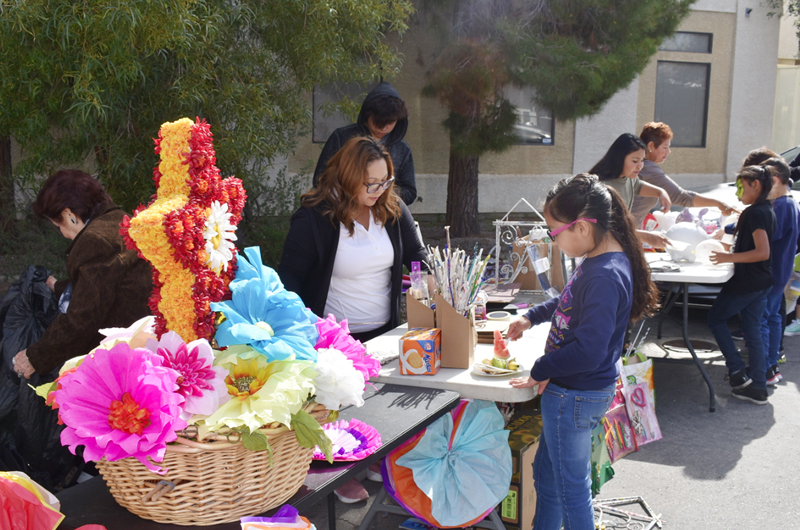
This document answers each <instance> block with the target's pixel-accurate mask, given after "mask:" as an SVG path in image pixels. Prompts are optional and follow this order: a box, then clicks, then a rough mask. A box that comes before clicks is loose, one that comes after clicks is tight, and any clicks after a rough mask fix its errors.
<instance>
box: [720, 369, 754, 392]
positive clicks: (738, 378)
mask: <svg viewBox="0 0 800 530" xmlns="http://www.w3.org/2000/svg"><path fill="white" fill-rule="evenodd" d="M725 380H726V381H729V382H730V383H731V388H732V389H734V390H740V389H742V388H744V387H746V386H749V385H750V383H752V382H753V380H752V379H750V376H749V375H747V371H746V370H739V371H738V372H734V373H732V374H730V375H726V376H725Z"/></svg>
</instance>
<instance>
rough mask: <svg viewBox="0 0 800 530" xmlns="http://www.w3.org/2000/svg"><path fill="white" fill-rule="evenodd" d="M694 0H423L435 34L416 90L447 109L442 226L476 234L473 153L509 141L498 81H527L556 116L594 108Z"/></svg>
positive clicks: (502, 84) (506, 107) (510, 119)
mask: <svg viewBox="0 0 800 530" xmlns="http://www.w3.org/2000/svg"><path fill="white" fill-rule="evenodd" d="M693 1H694V0H428V1H427V2H426V3H425V4H424V7H423V9H422V10H421V11H422V14H423V16H424V19H425V20H426V21H427V23H428V24H430V25H431V26H432V27H436V28H437V29H438V33H439V34H440V35H443V39H442V43H441V46H440V49H439V51H438V54H437V57H436V59H435V61H434V62H433V64H432V65H431V67H430V70H429V72H428V79H429V81H430V83H429V85H428V86H427V87H426V88H425V90H424V94H426V95H429V96H433V97H436V98H437V99H438V100H439V101H440V102H441V103H442V104H443V105H444V106H445V107H447V109H448V110H449V114H448V117H447V119H446V120H445V121H444V123H443V125H444V127H445V128H446V129H447V130H448V132H449V134H450V169H449V175H448V183H447V215H446V223H447V224H449V225H450V232H451V234H452V235H453V236H466V235H474V234H477V233H478V229H479V227H478V162H479V158H480V156H481V154H483V153H485V152H489V151H493V152H500V151H502V150H504V149H507V148H508V147H510V146H511V145H513V143H514V141H515V139H514V136H513V126H514V123H515V121H516V115H515V111H514V107H513V106H512V105H511V103H510V102H509V101H508V100H507V99H506V97H505V95H504V91H505V89H506V87H507V86H509V85H514V86H522V87H532V88H533V89H534V90H535V94H536V95H535V97H534V100H535V102H536V104H537V105H539V106H541V107H544V108H549V109H551V110H552V111H553V113H554V115H555V117H557V118H558V119H561V120H568V119H576V118H580V117H583V116H589V115H592V114H594V113H596V112H598V111H599V110H600V109H601V108H602V106H603V104H604V103H605V102H606V101H608V100H609V98H611V96H613V95H614V94H615V93H616V92H617V91H618V90H619V89H621V88H624V87H625V86H627V85H628V84H630V82H631V81H633V79H634V78H635V77H636V75H638V74H639V73H640V72H641V71H642V70H643V69H644V67H645V66H646V65H647V62H648V61H649V59H650V57H651V56H652V55H653V54H654V53H655V52H656V50H657V48H658V45H659V43H660V42H661V40H662V39H664V38H665V37H667V36H669V35H671V34H672V33H674V32H675V29H676V28H677V26H678V23H679V22H680V21H681V20H682V19H683V17H684V16H686V14H687V13H688V10H689V5H690V4H691V3H692V2H693Z"/></svg>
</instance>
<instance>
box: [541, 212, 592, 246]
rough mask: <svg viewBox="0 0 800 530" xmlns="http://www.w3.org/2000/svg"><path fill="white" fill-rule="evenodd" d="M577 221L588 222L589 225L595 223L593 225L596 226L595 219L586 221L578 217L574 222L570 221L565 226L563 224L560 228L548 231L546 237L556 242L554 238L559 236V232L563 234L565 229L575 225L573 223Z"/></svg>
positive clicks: (584, 218)
mask: <svg viewBox="0 0 800 530" xmlns="http://www.w3.org/2000/svg"><path fill="white" fill-rule="evenodd" d="M578 221H588V222H590V223H595V224H597V219H587V218H586V217H580V218H578V219H575V220H574V221H572V222H571V223H567V224H565V225H564V226H562V227H560V228H556V229H555V230H548V231H547V237H549V238H550V239H552V240H553V241H555V240H556V236H558V234H560V233H561V232H563V231H564V230H566V229H567V228H569V227H570V226H572V225H574V224H575V223H577V222H578Z"/></svg>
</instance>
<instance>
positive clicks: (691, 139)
mask: <svg viewBox="0 0 800 530" xmlns="http://www.w3.org/2000/svg"><path fill="white" fill-rule="evenodd" d="M710 72H711V65H710V64H707V63H681V62H675V61H658V74H657V80H656V111H655V121H662V122H664V123H666V124H667V125H669V126H670V128H671V129H672V132H673V133H674V134H675V137H674V138H673V139H672V146H673V147H705V145H706V125H707V121H708V116H707V115H708V84H709V83H708V80H709V74H710Z"/></svg>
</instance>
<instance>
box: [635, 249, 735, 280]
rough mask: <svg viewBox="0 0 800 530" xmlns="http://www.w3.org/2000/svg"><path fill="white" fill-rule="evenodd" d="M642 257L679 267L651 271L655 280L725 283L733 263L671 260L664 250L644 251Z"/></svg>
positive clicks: (652, 261) (728, 278) (650, 261)
mask: <svg viewBox="0 0 800 530" xmlns="http://www.w3.org/2000/svg"><path fill="white" fill-rule="evenodd" d="M644 257H645V259H646V260H647V263H650V264H656V265H657V262H667V263H670V264H675V265H677V266H679V267H680V270H677V271H674V272H655V271H654V272H651V273H650V277H651V278H652V279H653V281H655V282H680V283H725V282H727V281H728V280H730V279H731V277H732V276H733V263H723V264H721V265H705V264H703V263H700V262H698V261H695V262H694V263H685V262H673V261H672V258H670V256H669V254H667V253H666V252H645V253H644Z"/></svg>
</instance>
